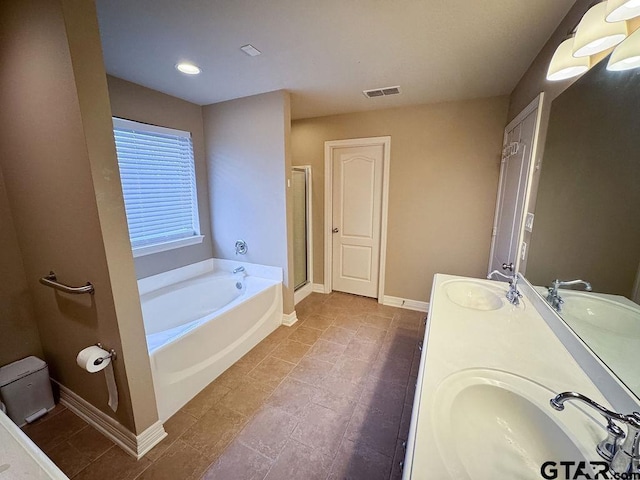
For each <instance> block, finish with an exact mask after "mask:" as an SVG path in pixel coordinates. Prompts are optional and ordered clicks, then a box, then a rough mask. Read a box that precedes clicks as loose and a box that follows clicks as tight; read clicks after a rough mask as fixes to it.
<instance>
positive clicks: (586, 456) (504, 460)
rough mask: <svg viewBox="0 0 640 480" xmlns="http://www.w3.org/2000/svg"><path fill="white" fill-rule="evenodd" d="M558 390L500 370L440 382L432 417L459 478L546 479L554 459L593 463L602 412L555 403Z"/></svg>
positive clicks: (477, 371)
mask: <svg viewBox="0 0 640 480" xmlns="http://www.w3.org/2000/svg"><path fill="white" fill-rule="evenodd" d="M553 396H555V393H554V392H553V391H551V390H550V389H548V388H546V387H544V386H542V385H540V384H537V383H535V382H532V381H530V380H527V379H525V378H523V377H519V376H517V375H513V374H509V373H506V372H502V371H498V370H489V369H473V370H463V371H461V372H458V373H456V374H454V375H451V376H450V377H448V378H446V379H445V380H444V381H443V382H442V383H441V384H440V386H439V387H438V389H437V391H436V395H435V398H434V405H433V408H432V409H431V420H432V423H433V425H434V434H435V438H436V445H437V448H438V451H439V453H440V455H441V457H442V459H443V461H444V463H445V465H446V466H447V469H448V470H449V473H450V475H451V478H455V479H469V480H475V479H478V480H480V479H494V478H495V479H501V478H518V479H529V478H531V479H534V478H535V479H539V478H540V468H541V465H542V464H543V463H544V462H547V461H556V462H560V461H571V460H575V461H589V460H591V461H593V460H596V461H597V460H599V459H600V458H599V457H598V456H597V454H596V453H595V446H596V444H597V443H598V442H599V441H600V440H601V439H602V436H603V433H604V426H603V423H604V421H603V420H601V419H600V416H599V415H597V414H593V413H591V412H588V411H585V410H582V409H581V408H580V407H578V406H575V405H573V404H572V405H570V404H567V405H566V407H565V410H564V411H562V412H557V411H555V410H553V409H552V408H551V406H550V405H549V400H550V399H551V398H552V397H553Z"/></svg>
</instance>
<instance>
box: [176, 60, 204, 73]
mask: <svg viewBox="0 0 640 480" xmlns="http://www.w3.org/2000/svg"><path fill="white" fill-rule="evenodd" d="M176 70H178V71H179V72H182V73H186V74H187V75H198V74H199V73H200V72H202V70H201V69H200V67H198V66H197V65H194V64H193V63H187V62H182V63H178V64H177V65H176Z"/></svg>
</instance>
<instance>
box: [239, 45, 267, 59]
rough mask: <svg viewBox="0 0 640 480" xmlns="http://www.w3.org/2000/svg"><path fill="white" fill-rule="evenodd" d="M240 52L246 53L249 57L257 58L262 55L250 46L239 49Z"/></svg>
mask: <svg viewBox="0 0 640 480" xmlns="http://www.w3.org/2000/svg"><path fill="white" fill-rule="evenodd" d="M240 50H242V51H243V52H244V53H246V54H247V55H249V56H250V57H257V56H258V55H261V54H262V52H261V51H260V50H258V49H257V48H256V47H254V46H253V45H250V44H249V45H245V46H243V47H240Z"/></svg>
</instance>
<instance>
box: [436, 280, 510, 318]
mask: <svg viewBox="0 0 640 480" xmlns="http://www.w3.org/2000/svg"><path fill="white" fill-rule="evenodd" d="M443 288H444V291H445V292H446V294H447V297H449V300H451V301H452V302H453V303H455V304H456V305H460V306H461V307H465V308H470V309H472V310H484V311H490V310H497V309H499V308H501V307H502V306H503V305H504V303H503V301H502V299H503V297H504V293H503V292H501V291H500V289H498V288H492V287H489V286H487V285H484V284H482V283H480V282H474V281H471V280H451V281H449V282H446V283H444V284H443Z"/></svg>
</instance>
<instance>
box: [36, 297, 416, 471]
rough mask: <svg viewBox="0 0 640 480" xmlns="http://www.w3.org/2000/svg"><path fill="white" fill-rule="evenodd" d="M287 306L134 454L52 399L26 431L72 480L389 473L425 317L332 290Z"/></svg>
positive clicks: (399, 454)
mask: <svg viewBox="0 0 640 480" xmlns="http://www.w3.org/2000/svg"><path fill="white" fill-rule="evenodd" d="M296 311H297V313H298V319H299V321H298V322H297V324H296V325H294V326H293V327H280V328H278V329H277V330H276V331H275V332H273V333H272V334H271V335H270V336H269V337H267V338H266V339H265V340H264V341H262V342H261V343H260V344H259V345H257V346H256V347H255V348H254V349H253V350H251V351H250V352H249V353H248V354H247V355H245V356H244V357H243V358H242V359H240V360H239V361H238V362H237V363H236V364H235V365H233V366H232V367H231V368H230V369H229V370H227V371H226V372H225V373H224V374H222V375H221V376H220V377H219V378H218V379H216V380H215V381H214V382H213V383H211V384H210V385H209V386H208V387H207V388H205V389H204V390H203V391H202V392H201V393H200V394H199V395H198V396H197V397H195V398H194V399H193V400H192V401H191V402H189V403H188V404H187V405H186V406H185V407H184V408H182V409H181V410H180V411H179V412H178V413H176V414H175V415H174V416H173V417H172V418H171V419H169V421H168V422H167V423H166V424H165V429H166V431H167V433H168V436H167V438H166V439H165V440H163V441H162V442H161V443H160V444H159V445H157V446H156V447H155V448H154V449H153V450H152V451H151V452H149V454H147V455H146V456H145V457H144V458H143V459H142V460H139V461H135V460H134V459H133V458H131V457H130V456H128V455H127V454H126V453H124V451H122V450H121V449H120V448H119V447H117V446H115V445H114V444H113V443H111V442H110V441H109V440H108V439H106V438H104V437H103V436H101V435H100V434H99V433H98V432H97V431H95V430H94V429H93V428H92V427H90V426H88V425H87V424H85V423H84V422H83V421H82V420H81V419H79V418H78V417H76V416H75V415H74V414H73V413H71V412H70V411H69V410H67V409H65V408H64V407H63V406H58V407H56V409H55V410H54V411H53V412H51V413H50V414H49V415H47V416H46V417H44V418H43V419H41V420H40V421H38V422H36V423H34V424H32V425H29V426H27V427H26V428H25V432H26V433H27V434H28V435H29V436H30V437H31V438H32V439H33V440H34V441H35V442H36V443H37V444H38V445H39V446H40V447H41V448H42V450H44V451H45V453H47V454H48V455H49V456H50V457H51V459H52V460H53V461H54V462H55V463H56V464H58V466H59V467H60V468H61V469H62V470H63V471H64V472H65V473H66V474H67V475H68V476H69V477H71V478H73V479H74V480H75V479H79V480H84V479H95V478H105V479H107V478H108V479H114V480H127V479H131V480H133V479H140V480H147V479H171V480H178V479H179V480H183V479H184V480H186V479H204V480H210V479H222V480H227V479H233V480H243V479H247V480H248V479H256V480H262V479H265V480H297V479H301V480H314V479H319V480H329V479H330V480H335V479H366V480H375V479H399V478H400V477H401V476H402V472H401V467H400V462H401V461H402V460H403V458H404V448H403V442H404V441H405V440H406V438H407V435H408V431H409V421H410V418H411V407H412V402H413V396H414V391H415V382H416V379H417V375H418V364H419V361H420V351H419V349H418V347H417V346H418V342H419V341H420V340H421V339H422V337H423V335H424V322H423V319H424V316H425V314H424V313H420V312H412V311H409V310H401V309H397V308H391V307H386V306H381V305H378V304H377V303H376V301H375V300H372V299H367V298H363V297H357V296H353V295H347V294H343V293H337V292H334V293H332V294H330V295H320V294H312V295H311V296H309V297H307V298H306V299H305V300H304V301H302V302H301V303H300V304H298V305H297V307H296Z"/></svg>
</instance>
